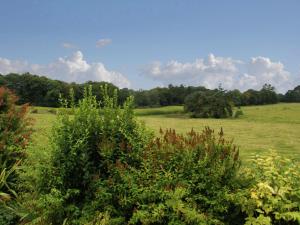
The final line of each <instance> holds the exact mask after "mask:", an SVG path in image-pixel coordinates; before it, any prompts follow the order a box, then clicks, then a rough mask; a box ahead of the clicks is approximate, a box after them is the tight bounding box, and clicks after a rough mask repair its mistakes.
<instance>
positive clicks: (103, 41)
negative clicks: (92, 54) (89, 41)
mask: <svg viewBox="0 0 300 225" xmlns="http://www.w3.org/2000/svg"><path fill="white" fill-rule="evenodd" d="M111 42H112V40H111V39H109V38H104V39H99V40H98V41H97V42H96V47H97V48H102V47H104V46H106V45H109V44H111Z"/></svg>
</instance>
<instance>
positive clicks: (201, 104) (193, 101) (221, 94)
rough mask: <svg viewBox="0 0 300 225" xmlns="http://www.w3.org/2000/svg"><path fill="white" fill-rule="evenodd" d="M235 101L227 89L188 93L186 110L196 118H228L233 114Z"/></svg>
mask: <svg viewBox="0 0 300 225" xmlns="http://www.w3.org/2000/svg"><path fill="white" fill-rule="evenodd" d="M232 107H233V103H232V102H231V100H230V98H229V97H228V96H227V95H226V93H225V91H223V90H221V89H218V90H214V91H206V92H203V91H199V92H194V93H192V94H190V95H188V96H187V97H186V99H185V103H184V110H185V111H186V112H189V113H190V114H191V116H192V117H195V118H226V117H231V116H232Z"/></svg>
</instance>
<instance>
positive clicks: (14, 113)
mask: <svg viewBox="0 0 300 225" xmlns="http://www.w3.org/2000/svg"><path fill="white" fill-rule="evenodd" d="M16 101H17V97H16V96H15V95H14V94H13V93H12V92H11V91H9V90H8V89H6V88H4V87H0V167H1V168H0V169H1V170H2V171H3V170H4V169H6V170H7V171H9V170H10V169H11V168H12V167H13V166H14V165H15V164H16V163H17V162H18V161H20V160H22V159H24V158H25V148H26V146H27V144H28V142H29V139H30V134H31V128H30V124H31V121H30V119H29V118H27V117H26V116H27V111H28V105H22V106H20V107H18V106H16V105H15V103H16ZM15 179H16V173H15V172H13V173H12V174H11V175H10V176H9V178H8V180H7V182H9V183H14V180H15Z"/></svg>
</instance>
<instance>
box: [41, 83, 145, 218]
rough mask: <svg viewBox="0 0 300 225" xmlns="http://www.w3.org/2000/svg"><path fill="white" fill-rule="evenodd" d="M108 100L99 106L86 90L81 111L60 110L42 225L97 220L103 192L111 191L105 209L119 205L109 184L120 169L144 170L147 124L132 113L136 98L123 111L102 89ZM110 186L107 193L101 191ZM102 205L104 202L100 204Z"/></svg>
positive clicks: (44, 193) (45, 181)
mask: <svg viewBox="0 0 300 225" xmlns="http://www.w3.org/2000/svg"><path fill="white" fill-rule="evenodd" d="M102 93H103V99H104V100H103V101H102V102H98V101H97V100H96V98H95V96H93V95H92V89H91V88H89V89H85V93H84V96H85V97H84V98H83V99H82V100H80V101H79V103H78V107H77V106H76V107H75V105H74V104H73V102H72V101H71V103H70V104H68V103H67V102H64V103H65V106H67V105H71V106H72V110H73V116H70V115H69V114H70V113H69V109H66V111H65V112H64V111H62V110H60V115H58V122H57V124H56V126H55V127H54V130H53V133H52V148H53V150H52V152H53V154H52V158H51V162H50V167H49V169H48V170H45V171H43V172H42V174H41V177H42V178H45V179H42V180H41V183H40V187H39V188H40V190H39V191H40V193H41V194H42V195H41V198H40V200H39V202H38V205H37V207H38V208H39V210H41V211H42V215H41V217H39V220H40V221H42V222H41V223H52V224H61V223H62V222H63V220H64V219H65V218H68V221H69V222H70V223H76V222H75V221H77V220H81V219H82V220H85V218H83V217H87V218H86V219H88V218H89V217H93V216H94V214H95V212H96V210H98V207H99V206H100V203H99V204H96V206H95V208H93V204H92V202H93V200H95V199H96V198H98V195H99V193H98V191H99V192H100V196H101V194H102V195H103V194H104V193H105V191H108V193H107V196H102V197H105V199H102V200H107V201H105V205H110V204H111V206H113V205H117V204H118V198H117V196H111V193H112V191H113V190H111V189H108V188H110V187H109V185H108V184H107V182H109V181H110V179H112V178H114V176H116V175H115V173H117V172H116V170H115V168H116V166H117V165H119V164H125V165H127V166H130V167H134V168H139V167H140V166H141V153H142V151H143V149H144V148H145V146H146V144H147V143H148V140H149V135H148V133H147V132H146V131H145V128H144V126H142V125H141V124H140V123H138V122H137V121H136V119H135V118H134V115H133V99H132V98H128V99H127V100H126V102H125V103H124V105H123V107H122V108H121V107H120V106H118V105H117V97H116V94H115V95H114V96H113V97H109V96H108V94H107V88H103V90H102ZM102 183H105V185H104V186H105V188H106V189H107V190H105V189H104V190H101V191H100V190H98V189H99V187H101V185H102ZM99 201H100V200H99Z"/></svg>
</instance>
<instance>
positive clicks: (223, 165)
mask: <svg viewBox="0 0 300 225" xmlns="http://www.w3.org/2000/svg"><path fill="white" fill-rule="evenodd" d="M143 165H144V166H143V167H142V168H141V170H139V171H135V175H134V178H130V179H129V180H127V182H126V183H130V184H131V188H130V190H133V191H135V192H134V193H131V195H132V196H134V197H135V199H134V200H131V199H130V198H129V197H128V196H127V198H129V201H134V202H136V203H137V204H136V206H135V211H134V214H133V216H132V218H131V219H130V223H129V224H223V223H226V221H230V220H232V221H234V220H236V221H238V220H239V217H240V215H239V213H240V212H235V210H234V207H233V206H234V203H233V202H232V201H231V200H230V197H229V196H230V194H231V193H232V192H233V191H234V189H235V188H236V186H237V185H238V183H239V182H238V177H237V172H238V169H239V166H240V160H239V157H238V149H237V148H236V147H235V146H234V145H233V144H232V142H228V141H226V140H225V139H224V137H223V132H222V131H221V132H220V133H219V134H218V135H217V136H216V135H215V134H214V131H213V130H211V129H209V128H206V129H205V130H204V131H203V132H202V133H196V132H194V131H193V130H192V131H191V132H190V133H188V134H187V135H186V136H183V135H179V134H176V132H175V131H174V130H167V131H166V132H163V131H162V130H161V137H159V138H157V139H155V140H154V141H153V142H152V143H151V144H150V145H149V146H148V148H147V149H146V151H145V152H144V163H143ZM135 180H136V181H137V182H136V183H135V184H134V185H133V184H132V183H134V181H135ZM124 183H125V182H124ZM231 224H234V223H231Z"/></svg>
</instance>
